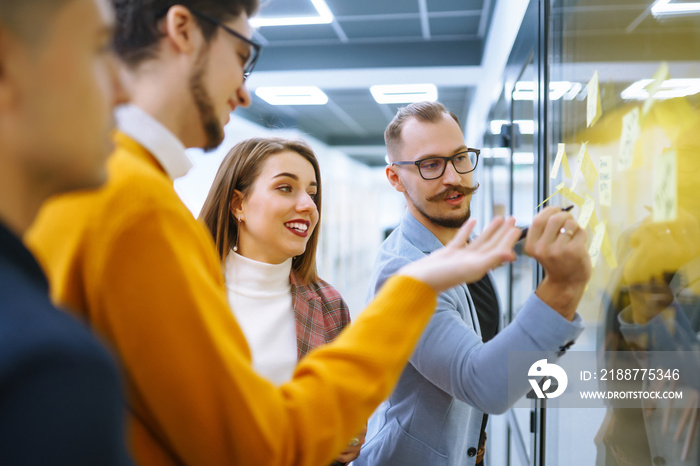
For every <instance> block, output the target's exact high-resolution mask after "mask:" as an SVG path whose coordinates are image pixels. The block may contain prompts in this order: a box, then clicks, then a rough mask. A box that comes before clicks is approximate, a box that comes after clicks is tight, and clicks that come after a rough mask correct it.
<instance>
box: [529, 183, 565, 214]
mask: <svg viewBox="0 0 700 466" xmlns="http://www.w3.org/2000/svg"><path fill="white" fill-rule="evenodd" d="M563 186H564V183H560V184H559V185H558V186H557V187H556V188H555V189H554V192H553V193H552V194H551V195H550V196H549V197H548V198H547V199H545V200H544V201H542V202H540V203H539V204H538V205H537V207H535V208H536V209H537V208H539V207H541V206H542V205H543V204H544V203H545V202H547V201H548V200H550V199H551V198H553V197H554V196H556V195H557V194H559V193H560V192H561V188H562V187H563Z"/></svg>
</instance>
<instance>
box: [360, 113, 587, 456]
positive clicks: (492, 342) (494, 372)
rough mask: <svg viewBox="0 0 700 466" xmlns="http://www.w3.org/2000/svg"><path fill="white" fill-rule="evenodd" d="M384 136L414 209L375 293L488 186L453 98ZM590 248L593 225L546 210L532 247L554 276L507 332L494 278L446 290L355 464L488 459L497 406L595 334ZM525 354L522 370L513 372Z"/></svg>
mask: <svg viewBox="0 0 700 466" xmlns="http://www.w3.org/2000/svg"><path fill="white" fill-rule="evenodd" d="M384 138H385V141H386V147H387V153H388V164H389V165H388V166H387V167H386V176H387V179H388V180H389V183H391V185H392V186H393V187H394V189H396V190H397V191H398V192H400V193H402V194H403V196H404V198H405V200H406V205H407V208H406V211H405V213H404V216H403V218H402V220H401V223H400V224H399V226H398V228H396V229H395V230H394V232H392V233H391V235H389V237H388V238H387V239H386V240H385V241H384V243H383V244H382V246H381V248H380V252H379V255H378V257H377V261H376V263H375V268H374V272H373V274H372V278H371V279H370V290H369V297H370V298H373V297H374V296H375V295H376V293H377V291H378V290H379V288H380V287H381V286H382V284H383V283H384V282H385V281H386V279H387V278H388V277H390V276H391V275H392V274H393V273H395V272H396V271H397V270H399V269H400V268H401V267H404V266H406V265H407V264H411V263H414V262H413V261H417V260H421V258H423V257H425V256H426V254H429V253H431V252H432V251H436V250H439V249H440V248H442V247H443V245H445V244H447V243H448V242H449V241H450V240H452V238H454V237H455V235H456V234H457V232H458V231H460V228H461V227H462V226H463V225H464V223H465V222H467V221H468V219H469V218H470V216H471V210H470V201H471V197H472V194H473V193H474V192H475V191H476V188H477V187H478V185H475V183H474V180H473V179H472V174H473V171H474V169H475V168H476V166H477V163H478V157H479V150H477V149H473V148H469V147H467V146H466V145H465V143H464V135H463V132H462V128H461V126H460V124H459V121H458V119H457V117H456V116H455V115H454V114H453V113H451V112H448V111H447V109H446V108H445V107H444V106H443V105H442V104H440V103H438V102H418V103H415V104H411V105H408V106H407V107H403V108H400V109H399V111H398V112H397V114H396V116H395V117H394V119H393V120H392V121H391V123H390V124H389V126H388V127H387V129H386V131H385V133H384ZM585 245H586V233H585V231H584V230H583V229H582V228H580V227H579V226H578V224H577V223H576V221H575V220H574V218H573V217H572V216H571V214H570V213H568V212H564V211H562V210H561V209H560V208H558V207H547V208H545V209H544V210H543V211H541V212H540V213H539V214H537V215H536V216H535V219H534V221H533V222H532V225H531V227H530V229H529V232H528V233H527V237H526V243H525V251H526V252H527V253H528V254H529V255H530V256H531V257H533V258H535V259H536V260H537V261H538V262H539V263H540V264H541V265H542V267H543V268H544V270H545V274H546V276H545V278H544V279H543V280H542V282H541V283H540V284H539V286H538V287H537V289H536V290H535V292H534V293H533V294H532V295H531V296H530V298H529V299H528V301H527V302H526V303H525V305H524V306H523V308H522V309H521V310H520V311H519V312H518V315H517V317H516V318H515V319H514V320H513V322H512V323H511V324H510V325H508V326H507V327H506V328H504V329H499V321H500V305H499V303H498V298H497V295H496V291H495V288H494V283H493V281H492V279H491V278H490V277H489V276H485V277H483V278H482V279H481V280H478V281H476V282H474V283H471V284H468V283H461V284H459V285H458V286H456V287H454V288H451V289H449V290H447V291H445V292H443V293H442V294H440V296H439V298H438V309H437V312H436V313H435V315H434V316H433V317H432V319H431V321H430V323H429V324H428V328H427V329H426V331H425V333H424V334H423V337H422V338H421V340H420V342H419V344H418V347H417V349H416V351H415V352H414V353H413V355H412V356H411V358H410V361H409V364H408V365H407V366H406V368H405V369H404V371H403V374H402V375H401V378H400V379H399V383H398V385H397V387H396V389H395V390H394V392H393V393H392V395H391V396H390V397H389V399H388V400H387V401H386V402H385V403H383V404H382V405H381V406H380V407H379V409H378V410H377V411H376V412H375V413H374V414H373V415H372V418H371V419H370V422H369V426H368V433H367V443H366V444H365V446H364V448H363V453H362V455H360V457H359V459H358V460H357V461H356V462H355V463H354V464H358V465H394V464H406V465H423V464H430V465H431V466H438V465H464V464H470V465H473V464H477V465H479V464H482V462H483V458H484V453H485V450H486V447H485V444H486V422H487V413H491V414H500V413H503V412H505V411H506V410H507V409H508V408H509V407H510V406H512V405H513V404H514V403H515V402H516V401H517V400H518V399H519V398H520V397H522V396H523V395H525V394H526V393H527V392H528V391H529V390H530V385H529V382H528V379H527V371H528V368H530V366H531V365H532V364H534V363H535V362H536V361H539V360H541V359H546V361H547V362H548V363H551V362H554V361H556V360H557V359H558V358H559V357H561V356H562V355H563V354H564V352H565V351H566V349H567V348H569V347H570V346H571V344H572V343H573V341H574V340H575V339H576V337H578V335H580V333H581V332H582V331H583V324H582V320H581V317H580V316H579V315H578V314H576V308H577V306H578V303H579V301H580V299H581V297H582V296H583V292H584V289H585V286H586V283H587V282H588V278H589V277H590V274H591V261H590V257H589V255H588V251H587V250H586V248H585ZM380 332H381V330H380ZM515 352H519V353H521V354H522V356H523V357H522V358H521V360H520V362H519V365H521V366H522V367H518V368H517V369H514V368H510V370H509V354H511V353H515Z"/></svg>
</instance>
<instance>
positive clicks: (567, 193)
mask: <svg viewBox="0 0 700 466" xmlns="http://www.w3.org/2000/svg"><path fill="white" fill-rule="evenodd" d="M561 195H562V196H564V197H565V198H567V199H568V200H570V201H571V202H573V203H574V204H576V205H577V206H579V207H581V206H582V205H583V203H584V201H583V198H582V197H581V196H579V195H578V194H576V193H575V192H573V191H572V190H571V189H570V188H567V187H566V186H564V187H563V188H561Z"/></svg>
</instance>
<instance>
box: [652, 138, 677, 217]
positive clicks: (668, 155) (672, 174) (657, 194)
mask: <svg viewBox="0 0 700 466" xmlns="http://www.w3.org/2000/svg"><path fill="white" fill-rule="evenodd" d="M653 187H654V214H653V218H654V221H655V222H673V221H674V220H676V217H677V215H678V164H677V161H676V152H675V151H667V152H665V153H663V154H661V155H660V156H658V157H656V158H655V159H654V169H653Z"/></svg>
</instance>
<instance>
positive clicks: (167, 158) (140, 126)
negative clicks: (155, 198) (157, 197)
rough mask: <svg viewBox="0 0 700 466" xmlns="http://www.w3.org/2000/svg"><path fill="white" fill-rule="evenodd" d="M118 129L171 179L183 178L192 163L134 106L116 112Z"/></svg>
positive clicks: (173, 139) (177, 142)
mask: <svg viewBox="0 0 700 466" xmlns="http://www.w3.org/2000/svg"><path fill="white" fill-rule="evenodd" d="M115 116H116V119H117V127H118V128H119V131H121V132H122V133H124V134H126V135H127V136H129V137H130V138H132V139H133V140H134V141H136V142H138V143H139V144H141V145H142V146H143V147H145V148H146V149H148V151H149V152H150V153H151V154H153V157H155V158H156V160H158V163H160V165H161V166H162V167H163V169H165V172H166V173H167V174H168V176H169V177H170V179H172V180H174V179H176V178H180V177H181V176H185V175H186V174H187V172H188V171H190V168H192V162H190V159H188V158H187V154H186V152H185V146H184V144H182V142H180V140H179V139H178V138H177V137H176V136H175V135H174V134H173V133H171V132H170V130H169V129H168V128H166V127H165V126H163V124H162V123H160V122H159V121H158V120H156V119H155V118H153V117H152V116H151V115H149V114H148V113H146V112H144V111H143V110H141V109H140V108H139V107H137V106H136V105H133V104H127V105H122V106H120V107H118V108H117V109H116V111H115Z"/></svg>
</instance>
